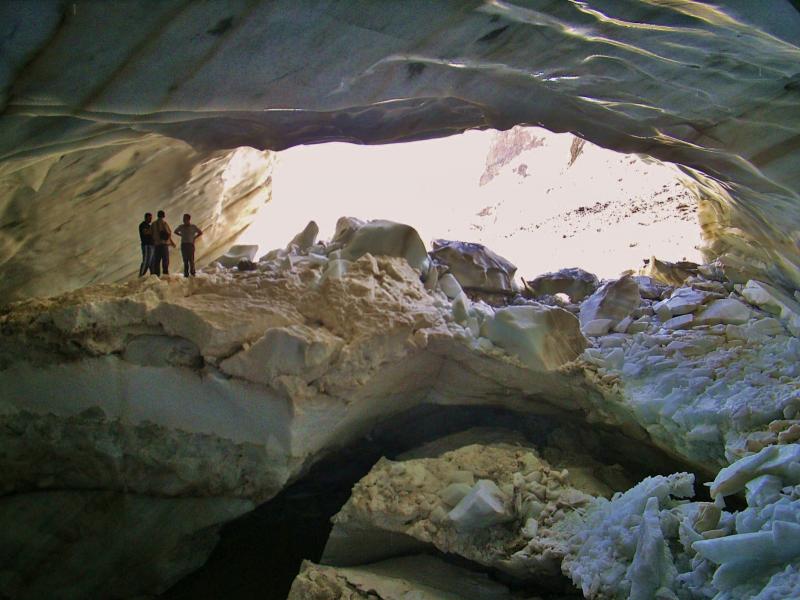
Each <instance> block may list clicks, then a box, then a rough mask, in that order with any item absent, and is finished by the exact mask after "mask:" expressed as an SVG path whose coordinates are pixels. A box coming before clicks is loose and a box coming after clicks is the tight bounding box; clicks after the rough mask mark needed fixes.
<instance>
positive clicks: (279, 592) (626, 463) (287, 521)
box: [160, 404, 708, 600]
mask: <svg viewBox="0 0 800 600" xmlns="http://www.w3.org/2000/svg"><path fill="white" fill-rule="evenodd" d="M494 442H509V443H513V444H525V445H527V446H529V447H532V448H535V449H536V451H537V452H538V453H539V454H540V455H542V456H545V457H547V458H548V459H549V460H550V462H551V464H554V465H559V464H560V466H565V465H566V466H567V468H568V469H569V467H570V466H571V463H570V460H571V461H573V462H574V461H575V460H576V459H575V457H574V456H572V455H571V453H572V452H574V451H575V450H576V449H579V451H583V452H586V456H591V458H592V460H594V461H596V462H593V463H592V464H591V465H588V468H597V467H598V466H602V467H603V468H608V469H609V470H608V472H607V473H608V474H610V475H608V480H607V482H608V484H609V488H610V489H612V490H613V491H624V490H625V489H627V488H628V487H630V486H631V485H632V484H633V483H635V482H637V481H639V480H641V479H643V478H645V477H648V476H653V475H668V474H670V473H674V472H677V471H689V472H691V470H692V469H691V467H690V466H688V465H687V464H686V463H684V462H682V461H680V460H679V459H676V458H675V457H673V456H670V455H667V454H666V453H664V452H663V451H661V450H659V449H657V448H655V447H653V446H651V445H649V444H646V443H643V442H641V441H637V440H635V439H633V438H630V437H628V436H627V435H626V434H624V433H623V432H621V431H620V430H618V429H615V428H612V427H608V426H603V425H598V424H589V423H586V422H585V421H582V420H581V419H576V418H575V416H574V415H570V414H567V413H564V414H534V413H523V412H519V411H515V410H510V409H507V408H503V407H492V406H485V405H484V406H456V405H452V406H442V405H432V404H423V405H419V406H416V407H414V408H412V409H409V410H407V411H405V412H403V413H400V414H398V415H395V416H393V417H391V418H389V419H386V420H384V421H381V422H380V423H378V424H376V425H375V426H374V427H372V428H371V429H370V430H369V431H368V432H367V433H366V434H365V435H363V436H362V437H360V438H359V439H358V440H356V441H354V442H353V443H350V444H348V445H346V446H344V447H342V448H340V449H339V450H337V451H335V452H333V453H331V454H329V455H327V456H326V457H325V458H323V459H322V460H320V461H318V462H313V461H312V462H313V464H312V466H311V467H310V468H309V469H308V471H307V472H306V473H305V474H303V475H302V476H300V477H299V478H298V479H297V480H296V481H295V482H294V483H292V484H291V485H289V486H287V487H286V488H285V489H284V490H283V491H281V492H280V493H279V494H278V495H277V496H275V497H274V498H272V499H271V500H269V501H267V502H265V503H263V504H262V505H260V506H259V507H258V508H256V509H255V510H254V511H252V512H249V513H247V514H245V515H243V516H241V517H239V518H238V519H236V520H234V521H231V522H229V523H227V524H225V525H224V526H223V527H222V529H221V531H220V541H219V543H218V544H217V546H216V547H215V549H214V551H213V552H212V554H211V555H210V557H209V558H208V560H207V561H206V563H205V564H204V565H203V566H202V567H200V568H199V569H197V570H196V571H194V572H192V573H190V574H188V575H186V576H185V577H184V578H182V579H181V580H180V581H178V582H177V583H176V584H175V585H173V586H172V587H171V588H170V589H169V590H167V591H166V592H164V593H163V594H162V595H161V596H160V597H161V598H164V599H165V600H187V599H189V598H193V599H196V598H199V599H202V598H209V599H211V598H219V597H226V598H231V599H239V598H241V599H246V598H248V599H249V598H256V597H259V598H266V599H268V600H272V599H274V600H278V599H281V600H282V599H284V598H286V596H287V594H288V593H289V589H290V588H291V586H292V583H293V581H294V580H295V577H296V576H297V575H298V572H299V570H300V567H301V563H302V562H303V561H304V560H309V561H312V562H315V563H319V562H320V561H321V560H324V557H323V551H324V550H325V547H326V543H328V541H329V536H330V534H331V531H332V522H331V519H332V517H333V516H334V515H335V514H336V513H337V512H339V511H340V510H341V508H342V507H343V505H344V504H345V503H346V502H347V500H348V498H349V497H350V495H351V492H352V489H353V486H354V485H355V484H356V483H358V482H359V480H361V479H362V478H363V477H364V476H365V475H366V474H367V473H369V472H370V470H371V469H372V468H373V467H374V466H375V465H376V463H378V461H380V460H381V458H388V459H389V460H399V461H406V460H410V459H414V458H419V457H426V456H431V457H432V456H437V455H441V454H442V453H444V452H446V451H448V450H453V449H457V448H460V447H463V446H464V445H465V444H469V443H494ZM559 457H561V458H559ZM578 462H580V459H578ZM574 468H583V467H574ZM703 481H705V476H704V475H703V474H695V495H696V497H697V498H707V495H708V494H707V488H705V487H704V486H703V485H702V482H703ZM416 551H417V552H419V549H417V550H416ZM422 552H424V553H425V554H430V555H434V556H437V557H438V558H440V559H443V560H444V561H445V562H447V563H451V564H454V565H457V566H459V567H462V568H464V569H466V570H467V571H471V572H475V573H482V574H486V575H488V576H489V578H490V579H492V580H494V581H497V582H499V583H502V584H503V585H505V586H507V587H508V588H509V589H511V590H513V591H515V592H519V593H525V594H535V595H537V596H538V597H542V598H571V597H575V598H580V597H582V596H581V595H580V593H579V591H578V590H576V589H575V588H574V587H573V586H572V584H571V582H570V581H569V579H568V578H566V577H565V576H562V575H557V576H547V577H545V576H540V577H537V578H529V579H517V578H514V577H512V576H509V575H508V574H506V573H503V572H501V571H498V570H496V569H492V568H488V567H483V566H481V565H479V564H476V563H474V562H470V561H468V560H466V559H463V558H461V557H458V556H457V555H450V554H445V553H442V552H440V551H438V550H437V549H436V548H435V547H433V546H430V547H428V548H425V549H423V550H422ZM412 553H413V552H411V551H409V550H407V549H400V550H398V552H397V556H403V555H404V554H412Z"/></svg>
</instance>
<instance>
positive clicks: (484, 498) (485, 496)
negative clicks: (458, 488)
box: [447, 479, 513, 531]
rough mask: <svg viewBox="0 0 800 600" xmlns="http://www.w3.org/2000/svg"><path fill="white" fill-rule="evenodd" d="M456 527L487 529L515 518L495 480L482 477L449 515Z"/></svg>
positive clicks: (466, 529) (465, 529)
mask: <svg viewBox="0 0 800 600" xmlns="http://www.w3.org/2000/svg"><path fill="white" fill-rule="evenodd" d="M447 517H448V518H449V519H450V521H451V522H452V523H453V525H454V526H455V528H456V529H459V530H461V531H470V530H476V529H485V528H487V527H491V526H492V525H497V524H498V523H504V522H506V521H508V520H510V519H512V518H513V515H512V514H510V512H509V511H508V509H507V507H506V499H505V498H504V497H503V493H502V492H501V491H500V488H498V487H497V484H495V482H494V481H491V480H489V479H481V480H480V481H478V482H477V483H476V484H475V485H474V486H473V487H472V489H471V490H470V492H469V493H468V494H467V495H466V496H464V498H462V499H461V501H460V502H459V503H458V504H457V505H456V506H455V508H453V510H451V511H450V513H449V514H448V515H447Z"/></svg>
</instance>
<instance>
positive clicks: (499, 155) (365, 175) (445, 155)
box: [237, 126, 703, 278]
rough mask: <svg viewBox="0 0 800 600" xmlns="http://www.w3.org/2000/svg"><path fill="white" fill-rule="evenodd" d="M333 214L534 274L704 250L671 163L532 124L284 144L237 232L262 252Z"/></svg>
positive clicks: (603, 273)
mask: <svg viewBox="0 0 800 600" xmlns="http://www.w3.org/2000/svg"><path fill="white" fill-rule="evenodd" d="M341 216H351V217H356V218H358V219H362V220H371V219H388V220H391V221H396V222H401V223H407V224H409V225H411V226H412V227H414V228H416V229H417V230H418V231H419V232H420V235H421V237H422V239H423V240H425V241H426V242H430V241H431V240H433V239H437V238H442V239H449V240H459V241H465V242H477V243H480V244H483V245H485V246H486V247H488V248H491V249H492V250H493V251H495V252H497V253H498V254H500V255H501V256H504V257H506V258H508V259H509V260H510V261H511V262H513V263H514V264H515V265H517V267H518V269H519V271H518V273H519V274H520V275H522V276H528V277H531V278H532V277H535V276H537V275H540V274H542V273H545V272H549V271H557V270H558V269H561V268H567V267H580V268H582V269H585V270H587V271H589V272H592V273H594V274H596V275H597V276H598V277H600V278H608V277H616V276H618V275H619V274H620V273H621V272H623V271H626V270H629V269H633V270H635V269H637V268H640V267H642V266H643V265H644V264H645V263H646V261H647V260H649V259H650V257H651V256H655V257H657V258H659V259H661V260H667V261H670V262H678V261H687V260H688V261H692V262H703V255H702V253H701V250H700V248H701V245H702V240H701V228H700V226H699V224H698V201H697V198H696V195H695V193H694V192H693V190H692V189H691V182H690V181H689V180H688V179H687V178H686V176H685V175H683V174H682V173H681V172H680V171H679V170H678V169H677V168H676V167H675V166H674V165H671V164H666V163H661V162H659V161H656V160H654V159H651V158H649V157H642V156H639V155H635V154H621V153H618V152H615V151H613V150H608V149H605V148H601V147H599V146H595V145H594V144H592V143H590V142H586V141H585V140H583V139H582V138H579V137H577V136H574V135H572V134H558V133H553V132H550V131H548V130H546V129H542V128H540V127H528V126H516V127H513V128H512V129H509V130H507V131H496V130H483V131H479V130H470V131H467V132H464V133H461V134H457V135H453V136H449V137H445V138H438V139H432V140H424V141H417V142H408V143H401V144H387V145H378V146H359V145H353V144H346V143H326V144H316V145H311V146H297V147H294V148H291V149H289V150H285V151H281V152H279V153H278V154H277V159H276V165H275V171H274V175H273V179H272V199H271V201H270V202H268V203H267V204H265V205H264V206H263V207H262V208H261V210H260V211H259V213H258V214H257V215H256V217H255V219H254V222H253V224H252V225H251V226H250V227H249V228H248V229H247V230H246V231H245V232H244V233H243V234H242V235H241V236H240V238H239V240H238V241H237V243H238V244H255V245H258V246H259V253H260V254H264V253H266V252H267V251H268V250H271V249H273V248H277V247H279V246H281V245H282V244H285V243H286V242H287V241H288V239H285V238H286V237H287V235H286V234H287V232H294V231H300V230H301V229H302V228H303V227H304V226H305V225H306V223H307V222H308V221H309V220H311V219H314V220H315V221H316V222H317V224H318V225H319V227H320V239H331V238H332V236H333V233H334V225H335V224H336V221H337V219H338V218H339V217H341Z"/></svg>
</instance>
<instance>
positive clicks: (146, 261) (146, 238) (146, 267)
mask: <svg viewBox="0 0 800 600" xmlns="http://www.w3.org/2000/svg"><path fill="white" fill-rule="evenodd" d="M139 240H140V241H141V242H142V265H141V266H140V267H139V277H142V276H144V275H145V274H146V273H147V272H148V271H150V272H151V273H152V272H153V250H154V249H155V245H154V243H153V213H144V221H142V222H141V223H139Z"/></svg>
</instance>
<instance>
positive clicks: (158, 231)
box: [151, 210, 175, 275]
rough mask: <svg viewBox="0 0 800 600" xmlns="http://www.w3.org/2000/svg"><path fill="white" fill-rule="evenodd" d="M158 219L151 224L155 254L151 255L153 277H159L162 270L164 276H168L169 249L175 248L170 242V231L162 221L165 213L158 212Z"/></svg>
mask: <svg viewBox="0 0 800 600" xmlns="http://www.w3.org/2000/svg"><path fill="white" fill-rule="evenodd" d="M157 214H158V219H156V222H155V223H153V241H154V242H155V252H154V253H153V268H152V270H151V273H153V274H154V275H161V271H162V269H163V271H164V275H169V247H170V246H172V247H173V248H174V247H175V242H173V241H172V229H170V227H169V223H167V221H166V220H165V219H164V217H166V213H164V211H163V210H160V211H158V213H157Z"/></svg>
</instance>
